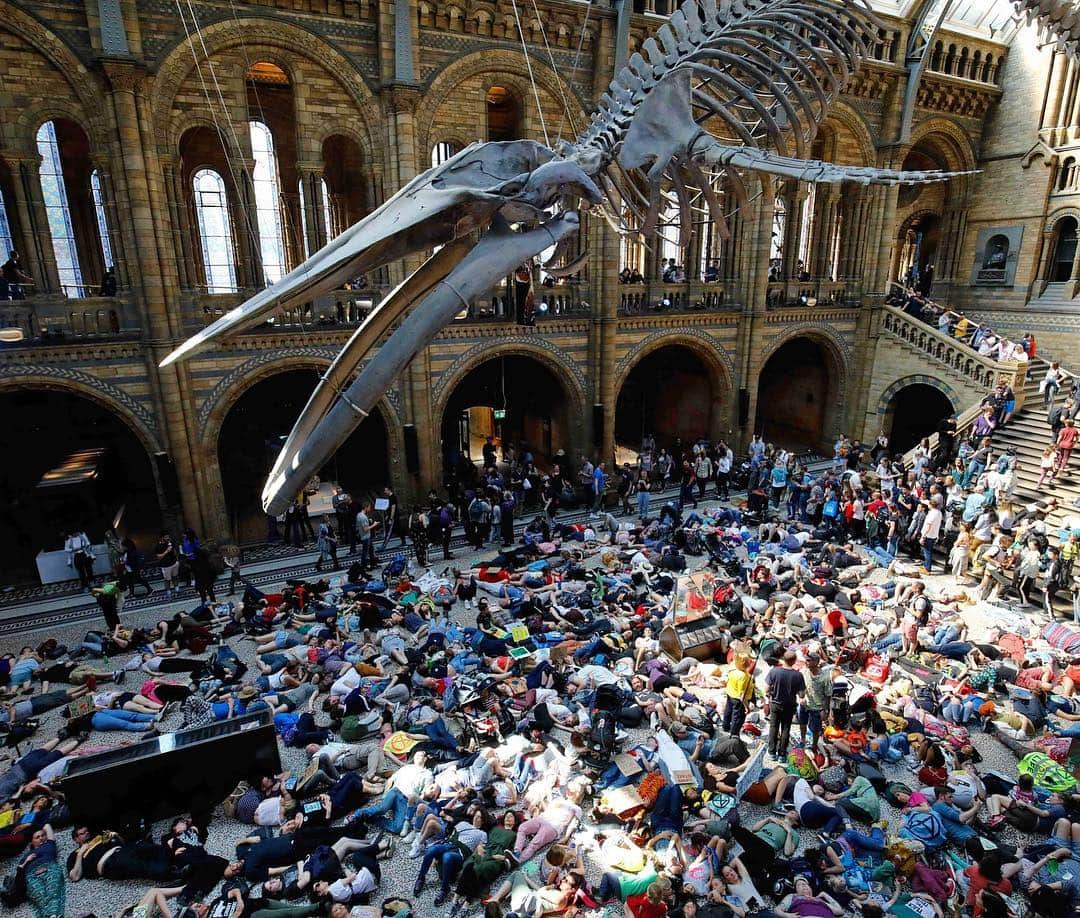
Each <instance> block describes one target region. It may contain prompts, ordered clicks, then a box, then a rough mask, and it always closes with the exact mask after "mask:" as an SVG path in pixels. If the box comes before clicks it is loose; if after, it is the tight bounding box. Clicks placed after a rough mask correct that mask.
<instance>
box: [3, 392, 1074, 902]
mask: <svg viewBox="0 0 1080 918" xmlns="http://www.w3.org/2000/svg"><path fill="white" fill-rule="evenodd" d="M1062 382H1063V383H1064V382H1065V380H1064V379H1063V380H1062ZM1011 401H1012V399H1011V398H1010V393H1009V391H1008V387H1007V384H1003V385H1002V386H999V387H997V388H996V389H995V390H994V391H993V392H992V393H990V394H989V395H988V396H987V401H986V405H985V410H984V412H983V414H982V415H981V416H980V417H984V418H985V419H986V422H985V424H978V423H976V424H975V425H973V426H972V428H971V429H970V430H963V431H958V430H956V427H955V419H947V420H946V421H945V422H943V425H942V427H941V428H940V429H939V431H938V439H937V448H936V449H931V448H930V444H929V442H928V441H924V443H923V444H921V445H920V447H919V448H917V449H916V450H915V453H914V457H915V458H914V462H913V465H912V466H911V467H910V468H905V467H902V466H901V464H900V463H899V461H898V459H897V457H895V456H894V455H892V453H891V451H890V449H889V443H888V439H887V438H886V437H885V436H881V437H879V438H878V439H877V441H876V442H875V443H873V444H862V443H859V442H857V441H854V440H851V439H849V438H847V437H844V436H841V437H839V438H838V439H837V441H836V445H835V449H834V456H833V458H832V461H831V462H827V463H824V464H819V465H818V466H815V467H814V468H811V467H809V466H808V465H807V464H805V463H803V462H801V461H800V460H799V458H798V457H797V456H795V455H794V454H792V453H790V452H788V451H786V450H784V449H781V448H774V447H773V446H771V445H770V444H768V443H766V442H764V441H763V439H762V438H761V437H754V438H753V440H752V441H751V442H750V444H749V448H748V454H747V456H746V457H745V459H736V457H735V455H734V452H733V451H732V450H731V449H730V447H728V446H727V445H726V444H724V443H715V444H714V443H709V442H707V441H704V440H702V441H699V442H696V443H692V444H676V445H673V448H670V449H668V448H658V446H657V443H656V442H655V440H654V438H653V437H651V436H650V437H647V438H646V439H645V442H643V443H642V445H641V450H640V454H639V456H638V458H637V461H636V462H635V463H633V464H626V465H624V466H622V467H621V468H618V469H614V470H612V471H610V472H609V471H608V469H607V468H606V466H605V463H603V462H595V463H594V462H592V461H590V460H588V459H585V460H583V461H582V463H581V465H580V466H579V467H578V469H577V471H576V472H570V471H564V469H568V467H569V465H570V462H569V460H568V459H567V458H566V457H558V460H557V461H556V462H554V463H553V464H552V465H551V467H550V468H549V469H548V470H547V471H546V472H542V471H541V470H540V469H539V468H538V467H537V464H536V462H534V459H533V456H532V455H531V454H530V453H529V452H528V450H527V449H520V450H519V449H513V448H510V447H508V448H507V449H506V450H505V451H504V453H503V455H502V457H501V458H500V457H499V455H498V454H497V450H496V447H495V444H494V443H493V442H489V443H487V444H485V448H484V450H483V462H482V463H481V467H480V468H477V467H476V466H472V465H471V464H468V463H464V462H463V463H459V464H457V465H456V466H454V471H453V475H452V477H451V482H450V489H449V491H448V493H447V494H444V495H439V494H430V495H428V499H427V501H426V502H422V503H421V504H419V505H418V506H416V507H415V508H411V509H409V510H408V511H407V512H406V510H405V509H404V508H401V507H400V506H399V503H398V501H397V498H396V496H395V495H394V494H393V492H392V491H390V490H388V491H387V492H386V493H385V494H384V496H383V497H382V498H381V499H380V501H379V505H378V509H376V508H375V507H374V506H372V505H371V504H368V503H367V502H364V503H359V502H356V501H354V500H353V499H352V498H351V497H350V496H349V495H348V494H346V493H345V492H339V493H338V494H337V495H336V496H335V501H334V511H335V517H334V519H332V520H331V519H326V520H323V521H322V522H319V523H318V529H317V532H316V530H315V527H314V526H313V525H312V522H313V521H310V520H309V521H308V522H307V524H306V525H305V524H304V522H303V517H304V514H303V513H302V511H301V509H300V507H299V506H297V507H296V508H294V510H293V511H292V513H293V517H292V518H291V520H287V521H286V526H287V530H286V537H287V538H289V539H296V538H299V539H300V540H301V541H303V540H304V539H309V538H314V539H315V541H316V542H317V543H318V545H319V548H320V559H319V564H318V568H319V570H316V571H315V572H313V575H312V577H311V578H309V579H306V580H293V581H290V582H289V583H287V584H286V585H284V586H283V587H282V588H281V589H280V591H279V592H270V593H267V592H263V591H261V590H259V589H256V588H255V587H253V586H251V585H250V584H248V583H246V582H245V580H244V578H243V576H242V575H241V574H240V572H239V567H238V566H234V567H233V570H232V572H231V573H232V576H231V577H230V580H231V582H230V592H232V591H233V590H234V589H238V591H239V595H238V598H237V599H236V600H235V601H231V602H230V601H224V602H218V601H217V596H216V595H215V592H214V588H215V581H216V580H217V577H218V571H217V568H216V566H215V565H213V564H210V565H208V566H207V567H205V568H204V569H203V570H202V573H201V574H200V570H199V566H200V564H201V563H202V562H200V560H199V559H200V557H203V556H206V555H207V554H208V553H207V552H206V550H205V549H204V547H203V546H202V545H200V544H199V540H198V539H197V537H196V536H195V534H194V533H193V532H190V531H188V532H186V533H184V535H183V537H182V538H181V539H180V541H179V544H174V543H173V541H172V539H171V537H169V536H168V535H167V534H165V535H163V536H162V538H161V541H160V542H159V544H158V545H157V546H156V549H155V551H154V555H155V558H156V563H157V564H158V565H160V567H161V570H162V575H163V576H164V577H165V580H166V584H167V585H170V586H169V588H170V589H177V586H176V584H178V582H179V581H181V580H182V579H183V578H184V577H187V578H189V581H188V582H190V583H191V585H192V586H193V587H194V588H195V589H196V590H197V593H198V595H197V597H196V595H195V594H192V596H191V598H190V600H189V601H188V602H186V603H182V600H181V603H182V606H181V607H180V610H179V611H175V609H174V610H171V614H169V615H168V616H167V617H165V618H164V619H163V620H161V621H158V622H156V623H155V622H152V621H151V622H149V623H147V622H143V623H139V622H138V621H136V620H135V618H134V617H132V618H127V617H126V616H125V614H124V610H123V599H124V593H125V590H124V588H123V587H124V586H126V585H127V584H123V583H115V582H112V581H110V582H108V583H106V584H105V585H104V586H102V587H96V588H95V593H96V595H98V599H99V603H100V604H101V607H102V610H103V614H104V617H105V620H106V625H105V627H104V628H101V629H95V630H91V631H89V632H87V633H85V634H82V635H79V637H78V639H77V640H68V641H67V642H66V643H65V641H63V640H61V638H62V637H63V635H55V636H54V637H52V638H50V639H48V640H46V641H44V642H42V643H40V644H39V645H37V646H27V647H23V648H22V649H21V650H19V651H18V652H17V653H9V654H6V655H4V656H3V657H2V658H0V682H2V687H3V692H4V695H5V707H4V712H3V714H2V715H0V723H2V731H3V736H4V739H5V744H6V746H7V747H8V750H9V761H8V763H7V764H6V765H5V766H3V770H2V771H0V799H2V801H3V802H2V804H0V855H2V856H4V857H6V858H8V861H7V876H6V879H5V882H4V885H3V887H2V889H0V895H2V896H3V900H4V902H5V904H6V905H7V906H9V907H15V906H16V904H17V903H21V902H26V903H28V905H29V907H30V908H32V910H33V912H34V913H35V914H36V915H38V916H42V918H46V916H54V915H63V914H76V913H82V912H87V911H90V910H91V908H92V909H93V910H94V911H95V912H96V913H98V914H103V913H117V914H124V915H137V916H139V918H146V916H152V915H158V914H160V915H164V916H170V918H171V916H175V915H182V916H185V918H186V916H192V915H198V916H202V915H213V916H218V915H221V916H226V915H241V914H242V915H249V914H254V915H258V916H261V918H283V916H291V915H296V916H300V915H316V914H329V915H334V916H336V918H342V916H345V915H349V914H353V915H356V916H368V915H371V914H379V913H380V912H381V913H382V914H394V913H396V914H401V913H402V911H403V910H409V911H410V912H419V913H436V914H442V913H448V914H451V915H458V914H468V913H479V912H481V911H483V912H484V913H485V915H486V916H487V918H501V916H504V915H515V916H522V918H539V916H541V915H545V914H566V915H574V914H583V915H593V914H595V915H601V914H611V913H613V912H614V911H618V910H622V911H623V912H624V914H626V915H627V916H629V918H662V916H665V915H682V916H685V918H693V916H696V915H699V914H700V915H706V916H710V918H712V916H727V915H737V916H740V918H741V916H744V915H746V914H750V913H759V914H766V915H768V914H772V915H777V916H790V915H801V916H828V915H836V916H840V915H843V914H853V915H863V916H866V918H877V916H880V915H884V914H891V915H898V916H931V915H936V916H944V915H945V914H946V913H950V914H956V913H959V914H969V915H973V916H988V918H995V916H999V915H1015V916H1020V915H1025V914H1032V913H1037V914H1044V915H1054V916H1057V915H1065V914H1074V913H1080V795H1077V794H1076V793H1075V790H1076V781H1075V779H1074V778H1073V776H1072V768H1073V767H1074V765H1075V762H1074V759H1073V756H1072V738H1073V737H1076V736H1080V696H1078V695H1077V689H1078V687H1080V631H1077V630H1075V629H1073V628H1072V627H1070V625H1069V624H1068V623H1067V622H1068V620H1069V619H1071V618H1072V617H1073V616H1069V615H1068V611H1069V608H1068V607H1067V606H1066V605H1065V599H1066V597H1069V596H1071V597H1072V599H1073V606H1072V607H1073V608H1074V609H1075V608H1076V607H1077V599H1076V596H1077V594H1076V590H1075V585H1074V578H1073V565H1074V563H1075V559H1076V556H1077V554H1078V553H1080V520H1078V521H1076V528H1070V529H1066V530H1063V531H1060V532H1054V531H1051V530H1050V528H1049V527H1048V525H1047V521H1046V517H1047V513H1048V511H1049V509H1051V508H1052V506H1053V503H1052V498H1051V500H1050V501H1044V502H1040V503H1036V504H1032V505H1029V506H1024V507H1021V506H1017V505H1016V503H1015V501H1014V499H1013V496H1014V495H1013V489H1014V487H1015V475H1016V464H1015V458H1014V457H1012V456H1010V455H1009V454H1008V453H1007V452H1002V451H1001V450H999V449H997V448H996V447H995V441H994V437H995V433H996V431H997V430H999V429H1000V426H1001V425H1002V424H1004V423H1007V422H1008V418H1009V415H1010V414H1011V412H1012V410H1013V407H1012V406H1011V405H1010V402H1011ZM1061 429H1062V430H1066V429H1068V430H1075V427H1074V426H1073V423H1072V419H1071V418H1067V419H1065V421H1064V422H1063V426H1062V428H1061ZM1055 443H1056V441H1055ZM1068 449H1071V446H1069V447H1068ZM1068 461H1069V457H1068V454H1067V452H1066V453H1065V455H1064V457H1063V458H1060V459H1055V462H1059V463H1060V464H1061V465H1060V467H1061V468H1065V467H1067V465H1068ZM526 482H528V484H526ZM669 485H670V486H674V485H677V486H678V488H677V491H675V490H674V489H672V490H670V491H666V492H665V493H663V494H661V495H659V496H658V494H657V492H658V491H665V489H666V488H667V486H669ZM742 487H745V488H746V491H747V495H746V498H745V499H743V498H742V497H740V498H739V499H738V500H737V501H736V502H733V501H732V499H731V498H732V495H733V493H734V492H735V490H736V488H742ZM302 503H303V499H302V497H301V498H298V504H299V505H302ZM571 506H572V507H576V508H580V509H582V510H584V511H586V512H584V513H578V514H577V515H574V516H569V515H567V514H565V513H563V512H562V511H563V510H565V509H567V508H568V507H571ZM520 520H525V521H527V522H526V525H524V527H522V526H520V525H519V521H520ZM335 524H336V526H335ZM459 525H460V526H462V527H463V528H464V529H465V533H466V536H467V541H468V542H469V544H470V547H469V548H468V549H466V550H465V551H466V552H467V555H466V554H462V553H461V552H462V550H461V549H460V548H458V547H456V546H455V551H454V552H452V551H451V533H453V532H454V531H455V528H456V527H457V526H459ZM297 533H299V535H298V534H297ZM338 533H341V534H342V536H341V538H342V541H344V540H346V539H347V540H348V541H349V542H350V543H352V544H350V545H349V552H350V557H346V558H343V559H341V558H339V557H338V556H337V539H338V537H339V536H338ZM376 540H380V546H381V547H382V548H385V549H388V550H389V551H394V550H398V551H401V550H402V549H403V548H404V547H405V546H406V545H408V544H411V546H412V548H413V549H414V551H413V552H411V553H410V555H411V557H407V556H406V554H405V553H404V552H403V553H402V554H400V555H396V556H394V557H393V558H392V559H391V560H389V562H388V563H386V564H385V566H381V562H380V561H379V560H378V558H377V556H376V553H375V550H374V548H375V546H374V543H375V541H376ZM432 541H434V542H435V543H436V544H441V546H442V548H443V553H444V557H445V559H446V560H444V561H437V560H436V559H435V558H433V557H431V552H429V544H430V543H431V542H432ZM70 548H71V550H72V552H73V553H74V552H76V551H78V550H80V549H81V541H79V540H77V539H75V538H74V536H73V542H72V545H71V546H70ZM120 548H121V562H122V559H123V553H122V548H123V546H122V545H121V546H120ZM344 551H345V549H344V546H342V552H343V553H344ZM455 553H457V554H458V555H459V557H458V558H452V555H454V554H455ZM182 560H183V561H184V562H185V563H184V564H183V565H181V561H182ZM383 560H384V561H385V560H386V555H385V554H384V558H383ZM447 561H451V562H452V563H453V564H454V565H455V566H454V567H451V566H449V565H448V564H447V563H446V562H447ZM468 561H472V564H471V566H470V565H469V564H468V563H467V562H468ZM339 562H341V564H342V565H344V564H345V563H348V568H347V570H346V572H345V573H344V574H341V575H335V576H329V577H324V576H320V575H321V574H322V570H321V569H322V568H323V566H324V564H326V563H329V565H330V567H331V568H336V567H338V566H339ZM229 566H230V565H229V564H228V563H226V564H225V567H229ZM181 567H183V573H182V572H181ZM123 569H124V568H123V563H121V564H120V566H119V567H118V568H117V570H120V571H121V572H123ZM327 573H329V572H327ZM171 595H172V594H171ZM1036 600H1038V603H1037V605H1036ZM1038 606H1041V608H1038ZM1063 612H1064V613H1065V614H1066V616H1065V617H1066V621H1065V622H1063V621H1061V620H1060V618H1061V614H1062V613H1063ZM1073 614H1074V616H1076V618H1077V620H1078V621H1080V615H1076V613H1075V612H1074V613H1073ZM703 629H704V630H703ZM702 635H704V637H702ZM259 711H263V712H267V713H268V714H269V715H272V720H273V724H274V727H275V729H276V733H277V736H278V742H279V747H280V752H281V758H282V762H283V770H282V771H281V772H279V773H274V774H262V773H254V774H247V775H245V776H244V780H243V781H242V782H241V783H239V784H238V785H237V787H236V788H235V790H234V791H233V793H232V794H231V795H230V796H229V797H228V799H226V800H223V801H221V802H220V804H219V805H218V806H216V807H214V808H213V809H212V810H210V811H205V812H193V813H178V814H176V818H175V820H172V821H170V822H169V823H168V824H167V825H160V824H158V825H147V824H143V823H136V824H107V823H106V824H101V823H100V822H94V823H92V824H88V823H87V822H86V820H84V819H83V818H82V817H81V815H80V814H79V813H78V812H73V811H72V810H71V809H70V808H69V806H68V803H67V801H66V800H65V797H64V784H63V775H64V770H65V767H66V764H67V763H68V762H70V761H71V760H72V758H74V757H78V756H81V755H86V754H92V753H94V752H98V751H101V750H103V749H107V748H111V747H113V746H115V745H117V744H119V743H122V742H124V741H125V739H126V740H128V741H138V740H142V739H147V738H155V737H156V736H158V735H159V734H160V733H163V732H170V731H173V730H177V729H183V728H188V727H196V726H202V725H205V724H209V723H213V722H215V721H220V720H226V719H229V718H233V717H237V716H243V715H248V714H252V713H255V712H259ZM87 886H90V887H91V889H92V891H90V892H87V891H85V887H87ZM73 903H77V905H75V904H73ZM372 907H373V908H374V909H375V911H374V912H372V911H370V909H371V908H372Z"/></svg>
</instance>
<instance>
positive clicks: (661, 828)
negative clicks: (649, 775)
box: [652, 784, 683, 835]
mask: <svg viewBox="0 0 1080 918" xmlns="http://www.w3.org/2000/svg"><path fill="white" fill-rule="evenodd" d="M682 829H683V816H682V788H680V787H679V786H678V785H677V784H665V785H664V786H663V787H662V788H660V792H659V793H658V794H657V795H656V804H655V805H654V806H653V811H652V830H653V834H654V835H655V834H657V833H659V832H682Z"/></svg>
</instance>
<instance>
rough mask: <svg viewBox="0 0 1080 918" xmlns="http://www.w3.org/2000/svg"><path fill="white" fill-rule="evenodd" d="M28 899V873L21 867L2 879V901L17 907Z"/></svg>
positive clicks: (0, 889) (0, 881)
mask: <svg viewBox="0 0 1080 918" xmlns="http://www.w3.org/2000/svg"><path fill="white" fill-rule="evenodd" d="M25 901H26V873H25V871H24V870H23V869H22V868H21V867H19V868H17V869H15V870H14V871H12V872H11V873H9V874H8V875H7V876H6V877H4V879H3V880H0V902H2V903H3V904H4V905H5V906H7V907H8V908H17V907H18V906H20V905H22V904H23V903H24V902H25Z"/></svg>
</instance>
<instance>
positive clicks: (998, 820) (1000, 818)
mask: <svg viewBox="0 0 1080 918" xmlns="http://www.w3.org/2000/svg"><path fill="white" fill-rule="evenodd" d="M1004 821H1005V814H1004V813H998V814H997V816H991V817H990V822H989V826H990V828H991V829H996V828H997V827H998V826H1000V825H1001V824H1002V823H1003V822H1004Z"/></svg>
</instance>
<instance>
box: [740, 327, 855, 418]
mask: <svg viewBox="0 0 1080 918" xmlns="http://www.w3.org/2000/svg"><path fill="white" fill-rule="evenodd" d="M799 338H804V339H808V340H810V341H812V342H813V343H815V344H817V345H819V346H820V347H821V349H822V351H823V353H824V354H825V357H826V361H827V363H828V366H827V370H828V371H829V377H830V378H829V386H828V392H827V399H828V400H827V401H826V403H825V405H824V411H823V418H822V436H823V437H824V438H829V437H832V436H834V435H835V434H836V433H838V432H839V431H840V430H841V428H842V427H843V424H844V409H845V398H844V396H845V393H846V391H847V384H848V380H849V379H850V378H851V376H852V373H851V366H852V361H853V357H852V353H851V347H850V345H849V344H848V342H847V341H845V340H844V338H842V337H841V336H840V335H838V334H837V333H836V332H835V331H834V330H833V329H831V328H829V327H828V326H826V325H824V324H823V323H822V324H817V323H813V322H797V323H795V324H793V325H790V326H787V327H786V328H785V329H784V330H783V331H781V332H780V333H779V334H777V335H775V336H774V337H772V338H771V339H769V342H768V344H767V345H766V347H765V349H764V350H763V351H762V353H761V356H760V363H759V369H758V372H757V374H756V381H755V383H754V388H753V395H752V398H753V404H754V412H753V414H754V416H755V418H754V424H755V426H757V421H758V420H760V418H761V411H760V408H761V406H760V405H759V403H758V402H759V398H760V394H761V386H762V381H763V376H764V371H765V369H766V366H767V364H768V362H769V360H770V358H771V357H772V356H773V355H774V354H776V353H777V352H778V351H779V350H780V348H782V347H783V346H784V345H785V344H788V343H790V342H792V341H795V340H796V339H799Z"/></svg>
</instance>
